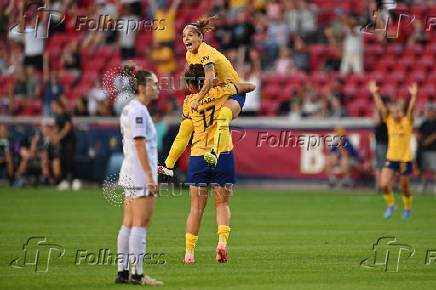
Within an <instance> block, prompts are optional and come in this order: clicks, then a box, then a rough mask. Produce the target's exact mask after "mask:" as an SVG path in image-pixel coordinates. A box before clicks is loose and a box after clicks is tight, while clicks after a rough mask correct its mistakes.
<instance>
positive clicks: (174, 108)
mask: <svg viewBox="0 0 436 290" xmlns="http://www.w3.org/2000/svg"><path fill="white" fill-rule="evenodd" d="M180 108H181V106H180V104H179V102H177V99H176V98H175V97H173V96H171V97H170V98H169V99H168V107H167V112H166V116H167V117H177V118H179V117H180V115H181V114H182V112H181V111H180Z"/></svg>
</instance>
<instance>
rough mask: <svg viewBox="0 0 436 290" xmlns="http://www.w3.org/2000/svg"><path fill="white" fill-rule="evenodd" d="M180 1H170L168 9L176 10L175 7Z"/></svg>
mask: <svg viewBox="0 0 436 290" xmlns="http://www.w3.org/2000/svg"><path fill="white" fill-rule="evenodd" d="M180 2H181V0H174V1H173V3H171V6H170V10H171V11H174V10H177V8H178V7H179V5H180Z"/></svg>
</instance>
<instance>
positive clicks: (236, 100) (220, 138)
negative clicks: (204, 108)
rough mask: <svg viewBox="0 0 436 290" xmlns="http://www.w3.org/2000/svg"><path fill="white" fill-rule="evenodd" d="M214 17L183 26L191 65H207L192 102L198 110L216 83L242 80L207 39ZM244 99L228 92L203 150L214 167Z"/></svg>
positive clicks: (207, 160)
mask: <svg viewBox="0 0 436 290" xmlns="http://www.w3.org/2000/svg"><path fill="white" fill-rule="evenodd" d="M214 18H215V17H203V18H200V19H199V20H198V21H197V22H196V23H191V24H188V25H186V27H185V28H184V29H183V43H184V44H185V46H186V50H187V51H186V61H187V63H188V65H191V64H201V65H202V66H203V67H204V74H205V80H204V84H203V86H202V87H201V89H200V91H199V92H198V94H197V96H196V98H195V99H194V100H192V102H191V106H190V107H191V109H192V110H198V107H199V104H200V102H201V101H202V100H203V98H204V97H205V96H206V95H207V93H208V92H209V90H210V89H211V88H212V87H213V86H214V85H216V84H217V83H224V84H227V83H239V82H240V79H239V76H238V73H237V72H236V71H235V70H234V68H233V66H232V64H231V63H230V61H229V60H228V59H227V58H226V57H225V56H224V55H223V54H222V53H220V52H219V51H218V50H216V49H215V48H213V47H212V46H210V45H208V44H207V43H205V42H204V41H203V40H204V34H205V33H206V32H208V31H212V30H213V29H214V27H213V26H211V25H210V24H209V22H210V20H212V19H214ZM244 103H245V94H242V93H240V92H239V93H236V94H234V95H232V96H229V97H228V99H227V100H226V102H225V103H224V105H223V107H222V110H221V111H220V113H219V114H218V115H216V116H215V117H216V120H217V130H216V132H215V134H214V138H213V142H212V143H211V144H212V145H213V146H212V147H211V150H210V151H209V152H206V153H205V154H204V159H205V160H206V162H207V163H208V164H209V166H210V167H212V168H213V167H215V166H216V163H217V161H218V158H219V157H220V153H221V152H220V148H221V147H223V144H227V143H229V141H230V139H231V135H230V131H229V123H230V121H231V120H233V119H235V118H237V117H238V116H239V113H240V112H241V110H242V108H243V106H244Z"/></svg>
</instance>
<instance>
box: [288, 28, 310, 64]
mask: <svg viewBox="0 0 436 290" xmlns="http://www.w3.org/2000/svg"><path fill="white" fill-rule="evenodd" d="M292 60H293V62H294V65H295V67H296V68H297V69H298V70H302V71H309V69H310V56H309V53H308V52H307V48H306V44H305V43H304V41H303V39H301V37H298V36H297V37H296V38H295V42H294V50H293V52H292Z"/></svg>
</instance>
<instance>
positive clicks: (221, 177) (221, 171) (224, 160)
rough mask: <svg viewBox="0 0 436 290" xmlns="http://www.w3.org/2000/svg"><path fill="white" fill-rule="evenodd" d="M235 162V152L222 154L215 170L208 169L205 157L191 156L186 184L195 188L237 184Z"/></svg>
mask: <svg viewBox="0 0 436 290" xmlns="http://www.w3.org/2000/svg"><path fill="white" fill-rule="evenodd" d="M235 181H236V173H235V160H234V157H233V152H232V151H229V152H222V153H221V155H220V157H219V159H218V163H217V166H216V168H215V169H212V168H210V167H208V165H207V162H206V161H205V160H204V157H203V156H191V158H190V160H189V166H188V174H187V177H186V183H187V184H189V185H195V186H208V185H211V184H213V185H219V186H225V185H230V184H235Z"/></svg>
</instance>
